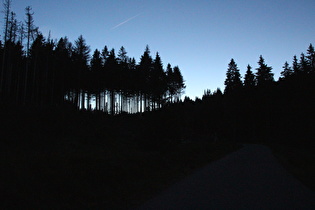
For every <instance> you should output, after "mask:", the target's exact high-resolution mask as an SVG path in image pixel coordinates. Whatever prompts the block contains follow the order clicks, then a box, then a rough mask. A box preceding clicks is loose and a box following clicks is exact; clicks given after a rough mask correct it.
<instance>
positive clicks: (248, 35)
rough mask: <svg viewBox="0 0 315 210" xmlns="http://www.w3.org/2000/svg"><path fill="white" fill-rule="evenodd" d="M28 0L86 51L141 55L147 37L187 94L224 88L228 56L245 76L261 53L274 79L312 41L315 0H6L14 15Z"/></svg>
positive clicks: (48, 25) (50, 25)
mask: <svg viewBox="0 0 315 210" xmlns="http://www.w3.org/2000/svg"><path fill="white" fill-rule="evenodd" d="M26 6H31V7H32V8H33V11H34V13H35V15H34V19H35V25H36V26H38V27H39V29H40V31H42V32H43V33H44V35H47V34H48V31H49V30H51V34H52V38H56V39H59V38H60V37H63V36H68V37H69V39H70V41H72V42H73V41H74V40H75V39H77V38H78V36H79V35H81V34H82V35H83V37H84V38H85V39H86V41H87V44H88V45H90V47H91V49H92V51H94V49H96V48H98V49H102V48H103V47H104V46H105V45H107V46H108V47H109V48H115V50H116V51H118V50H119V48H120V47H121V46H124V47H125V48H126V50H127V52H128V55H129V56H130V57H135V58H136V60H137V61H139V60H140V56H141V55H142V54H143V51H144V49H145V46H146V45H147V44H148V45H149V46H150V49H151V54H152V56H153V57H154V56H155V53H156V52H157V51H158V52H159V53H160V55H161V57H162V61H163V63H164V66H166V64H167V63H171V64H172V65H173V66H174V65H178V66H179V68H180V69H181V71H182V74H183V76H184V79H185V80H186V85H187V88H186V95H188V96H190V97H191V98H193V99H194V98H195V96H198V97H201V96H202V95H203V91H204V90H205V89H211V90H215V89H216V88H217V87H220V88H221V89H222V90H223V89H224V80H225V73H226V70H227V65H228V63H229V61H230V59H231V58H234V60H235V61H236V63H237V64H238V66H239V68H240V70H241V73H242V76H243V75H244V73H245V71H246V66H247V64H250V65H251V66H252V67H253V68H256V67H257V61H258V58H259V56H260V55H263V57H264V58H265V60H266V63H267V64H268V65H270V66H272V67H273V72H274V73H275V79H278V77H279V74H280V72H281V70H282V66H283V64H284V62H285V61H288V62H289V63H291V61H292V57H293V56H294V55H295V54H296V55H297V56H299V55H300V53H302V52H306V49H307V48H308V46H309V44H310V43H312V44H313V45H314V44H315V22H314V21H315V1H314V0H294V1H293V0H257V1H255V0H213V1H210V0H159V1H157V0H154V1H150V0H147V1H145V0H132V1H131V0H130V1H127V0H125V1H123V0H12V10H13V11H15V12H16V13H17V19H19V20H23V19H25V15H24V8H25V7H26ZM2 24H3V22H2Z"/></svg>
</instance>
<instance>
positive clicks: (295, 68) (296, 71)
mask: <svg viewBox="0 0 315 210" xmlns="http://www.w3.org/2000/svg"><path fill="white" fill-rule="evenodd" d="M292 70H293V73H294V74H299V72H300V67H299V63H298V59H297V57H296V55H295V56H293V62H292Z"/></svg>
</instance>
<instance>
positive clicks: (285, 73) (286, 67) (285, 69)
mask: <svg viewBox="0 0 315 210" xmlns="http://www.w3.org/2000/svg"><path fill="white" fill-rule="evenodd" d="M282 68H283V71H282V72H281V73H280V74H281V77H280V79H287V78H289V77H290V76H291V75H292V74H293V70H292V68H291V67H290V65H289V63H288V62H285V63H284V65H283V67H282Z"/></svg>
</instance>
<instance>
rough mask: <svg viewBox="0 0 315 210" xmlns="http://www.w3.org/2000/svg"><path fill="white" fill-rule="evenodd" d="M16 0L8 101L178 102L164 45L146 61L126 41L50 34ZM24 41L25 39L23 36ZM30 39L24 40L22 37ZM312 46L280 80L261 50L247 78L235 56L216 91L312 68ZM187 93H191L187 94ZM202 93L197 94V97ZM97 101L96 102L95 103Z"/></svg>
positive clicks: (9, 20)
mask: <svg viewBox="0 0 315 210" xmlns="http://www.w3.org/2000/svg"><path fill="white" fill-rule="evenodd" d="M11 3H12V1H11V0H5V1H4V14H5V17H4V20H5V26H4V40H3V43H2V42H0V58H2V59H0V63H1V64H0V70H1V73H0V97H1V100H2V101H6V102H8V103H10V104H15V105H22V106H33V107H45V106H59V105H61V104H64V103H65V102H66V103H71V104H72V105H74V106H75V107H76V108H77V109H82V110H84V109H85V110H89V111H91V110H100V111H104V112H107V113H110V114H118V113H122V112H127V113H137V112H143V111H148V110H155V109H158V108H162V107H163V106H164V105H166V104H169V103H174V102H180V101H182V100H181V96H182V94H183V93H184V89H185V88H186V86H185V81H184V79H183V76H182V74H181V71H180V69H179V67H178V66H174V67H172V66H171V64H167V67H166V69H164V67H163V63H162V60H161V57H160V55H159V53H158V52H157V53H156V55H155V57H154V58H152V56H151V54H150V49H149V46H148V45H147V46H146V48H145V51H144V53H143V55H142V56H141V58H140V61H139V62H137V61H136V59H135V58H131V57H128V56H127V52H126V50H125V48H124V47H123V46H122V47H121V48H120V49H119V51H118V53H117V55H116V52H115V49H111V50H109V49H108V47H107V46H106V45H105V46H104V48H103V49H102V50H101V51H100V50H98V49H96V50H94V52H93V54H92V55H91V49H90V47H89V46H88V45H87V44H86V41H85V39H84V38H83V36H82V35H80V36H79V37H78V39H77V40H75V41H74V43H71V42H70V41H69V40H68V38H67V37H62V38H60V39H59V40H58V41H57V40H55V41H54V40H52V39H51V38H50V35H49V36H48V38H45V37H44V36H43V34H42V33H41V32H40V31H39V29H38V27H36V26H35V25H34V19H33V15H34V12H32V8H31V7H29V6H28V7H26V9H25V15H26V20H25V22H19V21H17V20H16V15H15V13H14V12H13V11H11ZM25 42H26V43H25ZM24 43H25V44H24ZM314 57H315V56H314V47H313V45H312V44H310V45H309V48H308V49H307V53H306V55H305V54H304V53H302V54H301V56H300V58H299V60H298V58H297V56H296V55H295V56H294V57H293V61H292V66H290V65H289V63H288V62H285V63H284V66H283V71H282V72H281V76H280V78H279V80H278V81H275V79H274V74H273V73H272V67H271V66H268V65H267V64H266V63H265V60H264V58H263V56H262V55H261V56H260V57H259V61H258V65H259V66H258V68H256V72H255V73H254V72H253V71H252V67H251V66H250V65H248V66H247V71H246V73H245V75H244V80H243V81H242V76H241V74H240V70H239V68H238V66H237V64H236V62H235V60H234V58H232V59H231V61H230V63H229V64H228V69H227V72H226V79H225V81H224V85H225V89H224V92H223V93H222V92H221V90H220V88H218V89H217V90H215V91H214V92H213V93H211V90H205V92H204V95H203V97H202V98H207V97H208V96H211V95H216V94H224V95H230V94H234V93H236V92H240V91H242V90H243V89H254V88H257V87H266V88H267V87H269V86H272V85H274V84H275V83H279V82H282V81H284V80H292V79H294V78H295V79H296V78H298V77H301V75H307V74H313V73H314V71H315V70H314V65H315V61H314V59H315V58H314ZM185 100H191V99H190V98H189V97H188V96H185V99H184V101H185ZM198 100H200V99H199V98H198V97H196V99H195V101H198ZM92 105H93V106H92Z"/></svg>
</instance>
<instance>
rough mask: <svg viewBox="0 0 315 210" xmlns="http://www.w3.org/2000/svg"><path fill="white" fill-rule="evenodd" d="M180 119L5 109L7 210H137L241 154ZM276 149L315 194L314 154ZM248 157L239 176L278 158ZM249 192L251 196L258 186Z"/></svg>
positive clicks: (0, 197)
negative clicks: (209, 167)
mask: <svg viewBox="0 0 315 210" xmlns="http://www.w3.org/2000/svg"><path fill="white" fill-rule="evenodd" d="M176 113H177V112H175V113H173V112H156V113H144V114H143V115H120V116H115V117H112V116H108V115H104V114H102V113H87V112H77V111H73V110H70V111H67V110H66V111H56V110H54V111H51V110H29V111H25V110H15V109H12V108H9V109H7V110H6V109H0V160H1V174H0V176H1V177H0V189H1V191H0V193H1V194H0V208H1V209H47V208H48V209H50V208H52V209H60V208H63V209H64V208H70V209H72V208H74V209H78V208H101V209H104V208H106V209H129V208H137V207H139V206H141V204H143V203H145V202H147V201H148V200H150V199H152V198H154V197H155V196H156V195H158V194H159V193H161V192H163V191H164V190H166V189H168V188H169V187H170V186H172V185H173V184H175V183H177V182H178V180H181V179H183V178H185V177H187V176H189V175H190V174H191V173H192V172H194V171H195V170H198V169H199V168H202V167H204V166H205V165H208V164H209V163H210V162H213V161H214V160H218V159H220V158H222V157H224V156H226V155H228V154H230V153H231V152H233V151H236V150H238V149H240V148H241V146H240V144H239V143H238V142H239V141H240V139H237V138H231V139H228V138H224V135H221V136H220V135H216V133H214V132H213V130H212V127H211V126H206V125H207V124H205V125H204V126H203V127H202V126H200V124H204V122H202V121H201V122H199V121H198V120H193V121H189V120H187V117H185V115H182V114H180V113H179V114H178V113H177V114H176ZM188 119H194V118H188ZM198 122H199V124H198ZM201 128H202V129H201ZM224 133H226V132H224ZM269 142H270V141H269ZM252 143H253V142H252ZM271 147H272V149H273V152H274V154H276V157H277V158H278V159H279V160H280V162H281V163H282V164H283V165H284V166H285V168H286V169H288V171H290V172H291V173H292V174H294V176H296V177H298V179H299V180H301V181H302V182H303V183H304V184H305V185H306V186H308V187H310V189H314V186H315V182H314V179H313V177H314V176H315V167H314V164H313V163H314V159H315V158H314V149H312V148H310V147H307V148H306V147H305V146H304V147H300V148H297V147H292V146H288V147H287V146H283V145H276V146H274V145H272V146H271ZM245 151H247V152H245V153H246V154H247V155H245V156H244V157H243V158H242V156H237V155H236V159H238V160H239V161H240V163H241V164H243V166H241V168H240V170H239V171H234V172H235V173H240V172H248V171H249V169H248V168H247V166H248V167H249V166H252V167H256V168H257V166H261V165H259V164H260V163H259V161H258V162H257V161H256V162H255V161H254V162H253V160H255V158H256V159H257V158H258V159H259V154H264V155H265V153H266V154H267V156H270V152H266V149H258V153H257V154H256V152H253V151H252V150H249V151H248V149H246V150H245ZM254 151H255V150H254ZM267 151H268V150H267ZM243 153H244V152H243ZM257 155H258V156H257ZM234 156H235V153H234V154H232V157H234ZM256 156H257V157H256ZM252 159H253V160H252ZM263 160H264V159H263ZM225 161H226V160H225ZM227 162H228V161H227ZM214 164H217V163H214ZM229 164H230V165H233V162H231V163H227V165H226V167H225V170H223V171H221V172H222V173H221V174H220V175H221V177H220V176H219V175H218V176H219V177H217V178H220V179H221V178H224V177H226V175H229V174H230V173H231V174H233V173H232V172H233V171H231V170H233V167H231V168H230V167H229ZM244 164H245V165H244ZM255 164H256V165H255ZM257 164H258V165H257ZM267 166H268V164H267ZM242 167H243V168H242ZM221 169H222V168H221ZM234 169H235V167H234ZM258 169H260V170H261V172H263V168H259V167H258ZM281 170H282V169H281ZM209 173H210V174H211V173H212V172H209ZM257 173H258V172H257ZM281 173H282V172H281ZM249 175H251V173H249ZM269 175H270V176H273V175H274V174H269ZM276 175H277V174H276ZM277 176H280V175H277ZM285 176H289V175H287V174H286V175H285ZM268 178H269V176H268V177H263V176H262V174H260V173H258V176H257V179H260V180H257V183H256V184H257V186H260V185H259V184H260V181H264V182H266V184H268V183H269V182H268V180H269V179H268ZM284 179H286V178H284ZM222 180H223V179H221V182H222ZM232 181H233V179H232V178H231V180H229V182H227V183H224V185H222V188H220V187H219V185H217V186H216V187H217V190H218V193H221V194H222V193H223V194H224V193H225V191H224V190H226V193H227V194H226V195H230V194H231V193H232V192H233V189H231V192H228V187H227V188H226V186H227V184H228V185H229V186H231V185H234V183H232ZM235 181H237V180H235ZM199 182H200V183H203V182H202V180H200V181H199ZM208 182H209V183H210V180H206V182H205V184H206V183H208ZM218 183H219V182H218ZM245 183H246V182H245ZM269 184H270V183H269ZM278 184H279V183H278ZM280 184H281V183H280ZM205 186H206V185H205ZM235 186H236V187H237V186H239V187H241V186H243V188H244V187H245V188H246V186H247V185H242V183H241V182H236V184H235ZM266 186H268V185H266ZM248 187H249V188H248V190H249V191H247V193H248V194H250V193H249V192H251V191H250V189H251V187H252V186H251V185H248ZM219 188H220V189H219ZM203 190H205V189H203ZM220 190H221V191H220ZM222 190H223V191H224V192H222ZM234 192H235V193H237V192H238V191H237V190H235V189H234ZM245 192H246V191H245ZM297 192H299V191H297ZM292 193H293V194H294V195H295V194H296V191H292ZM217 195H219V194H217ZM259 195H260V194H259ZM272 195H273V194H272ZM186 196H187V195H186ZM240 196H241V195H240ZM269 197H271V198H272V197H273V196H269ZM269 197H268V198H269ZM302 197H303V196H302ZM214 198H215V197H214ZM265 198H266V197H263V196H262V197H261V199H262V200H261V201H264V200H263V199H265ZM305 198H307V197H306V196H305ZM200 199H202V197H200ZM197 200H198V199H197ZM250 202H252V201H250ZM250 202H249V203H250ZM306 203H307V202H305V204H306ZM245 207H246V206H245ZM306 207H307V206H306Z"/></svg>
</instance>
